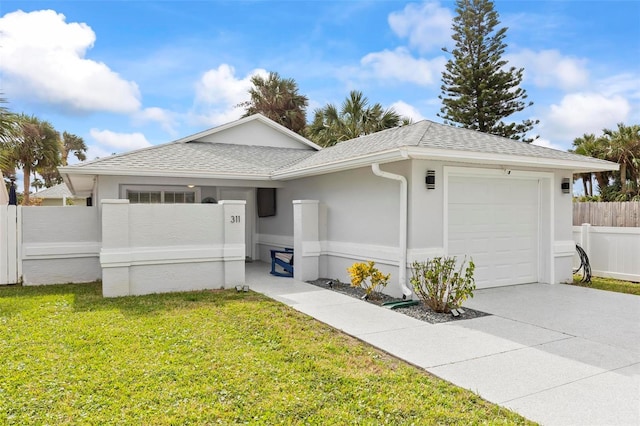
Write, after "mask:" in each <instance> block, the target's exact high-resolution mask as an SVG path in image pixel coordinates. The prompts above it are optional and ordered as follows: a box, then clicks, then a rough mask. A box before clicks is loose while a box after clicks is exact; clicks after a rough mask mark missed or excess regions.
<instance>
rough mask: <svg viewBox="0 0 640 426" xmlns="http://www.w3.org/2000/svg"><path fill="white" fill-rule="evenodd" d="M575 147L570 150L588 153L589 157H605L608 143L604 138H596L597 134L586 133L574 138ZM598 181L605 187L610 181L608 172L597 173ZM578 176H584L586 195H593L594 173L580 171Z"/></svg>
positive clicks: (581, 153)
mask: <svg viewBox="0 0 640 426" xmlns="http://www.w3.org/2000/svg"><path fill="white" fill-rule="evenodd" d="M573 146H574V149H570V150H569V152H573V153H575V154H580V155H586V156H588V157H594V158H600V159H605V154H606V149H607V148H606V144H605V141H603V140H602V138H596V135H594V134H593V133H591V134H586V133H585V134H584V135H582V136H581V137H579V138H575V139H574V140H573ZM595 176H596V181H597V182H598V187H600V189H602V188H604V187H605V186H607V185H608V183H609V176H608V175H607V174H606V173H595ZM576 178H582V185H583V188H584V195H586V196H589V197H591V196H593V185H592V180H591V178H592V174H591V173H580V174H578V175H576Z"/></svg>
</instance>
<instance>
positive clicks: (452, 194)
mask: <svg viewBox="0 0 640 426" xmlns="http://www.w3.org/2000/svg"><path fill="white" fill-rule="evenodd" d="M448 187H449V191H448V199H449V203H448V229H447V230H448V253H449V255H454V256H457V257H458V258H463V257H464V256H465V255H467V256H470V257H472V258H473V261H474V263H475V265H476V271H475V278H476V285H477V287H478V288H483V287H492V286H497V285H511V284H520V283H527V282H534V281H537V269H538V266H537V265H538V214H539V213H538V198H539V197H538V181H537V180H535V179H529V180H523V179H514V178H512V177H499V178H493V177H491V178H488V177H470V176H469V177H463V176H453V177H450V179H449V185H448Z"/></svg>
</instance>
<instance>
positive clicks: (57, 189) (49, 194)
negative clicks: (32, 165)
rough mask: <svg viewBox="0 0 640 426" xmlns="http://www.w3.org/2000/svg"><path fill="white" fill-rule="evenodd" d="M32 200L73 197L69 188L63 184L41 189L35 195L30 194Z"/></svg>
mask: <svg viewBox="0 0 640 426" xmlns="http://www.w3.org/2000/svg"><path fill="white" fill-rule="evenodd" d="M31 197H32V198H64V197H73V194H71V191H69V188H67V185H66V184H64V183H61V184H58V185H54V186H52V187H51V188H47V189H43V190H42V191H38V192H36V193H35V194H31Z"/></svg>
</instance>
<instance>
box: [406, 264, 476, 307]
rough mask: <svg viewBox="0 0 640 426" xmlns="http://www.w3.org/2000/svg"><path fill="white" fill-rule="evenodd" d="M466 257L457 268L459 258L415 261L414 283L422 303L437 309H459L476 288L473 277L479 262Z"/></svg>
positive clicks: (412, 282)
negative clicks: (476, 262) (476, 263)
mask: <svg viewBox="0 0 640 426" xmlns="http://www.w3.org/2000/svg"><path fill="white" fill-rule="evenodd" d="M465 263H466V258H465V260H464V261H462V263H461V264H460V267H459V268H456V258H455V256H454V257H435V258H433V259H427V261H426V262H413V265H411V271H412V276H411V284H412V285H413V289H414V290H415V292H416V294H417V295H418V297H420V299H422V302H423V303H425V304H426V305H427V306H429V307H430V308H431V309H433V310H434V311H436V312H450V311H451V309H454V308H459V307H460V305H461V304H462V302H464V301H465V300H466V299H467V298H469V297H473V290H475V288H476V283H475V280H474V279H473V271H474V269H475V264H474V263H473V260H469V263H468V265H467V267H466V268H465V266H464V265H465Z"/></svg>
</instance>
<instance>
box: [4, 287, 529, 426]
mask: <svg viewBox="0 0 640 426" xmlns="http://www.w3.org/2000/svg"><path fill="white" fill-rule="evenodd" d="M436 344H437V343H436ZM525 422H526V420H525V419H523V418H522V417H520V416H518V415H516V414H514V413H512V412H510V411H508V410H506V409H503V408H500V407H498V406H496V405H493V404H490V403H488V402H486V401H484V400H482V399H481V398H479V397H478V396H476V395H475V394H473V393H472V392H468V391H466V390H462V389H460V388H457V387H455V386H453V385H451V384H449V383H447V382H444V381H442V380H439V379H437V378H434V377H432V376H430V375H429V374H427V373H425V372H424V371H422V370H419V369H417V368H414V367H412V366H410V365H407V364H405V363H403V362H400V361H398V360H397V359H394V358H392V357H390V356H388V355H386V354H384V353H381V352H379V351H377V350H375V349H373V348H372V347H370V346H368V345H366V344H363V343H361V342H359V341H357V340H355V339H353V338H350V337H349V336H346V335H344V334H342V333H340V332H338V331H336V330H334V329H332V328H330V327H328V326H326V325H323V324H320V323H318V322H316V321H315V320H313V319H311V318H309V317H307V316H305V315H303V314H300V313H298V312H296V311H294V310H292V309H291V308H289V307H287V306H285V305H282V304H280V303H277V302H275V301H272V300H270V299H267V298H265V297H263V296H261V295H258V294H255V293H253V292H249V293H237V292H236V291H235V290H233V291H204V292H193V293H178V294H165V295H152V296H142V297H123V298H116V299H104V298H102V296H101V289H100V285H99V284H88V285H59V286H48V287H0V424H16V425H17V424H20V425H23V424H56V425H57V424H71V423H72V424H86V423H89V424H148V425H151V424H153V425H162V424H181V425H182V424H213V423H222V424H236V423H252V424H281V423H310V424H336V423H341V424H380V423H390V424H408V423H415V424H435V423H438V424H465V425H466V424H512V423H525Z"/></svg>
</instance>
